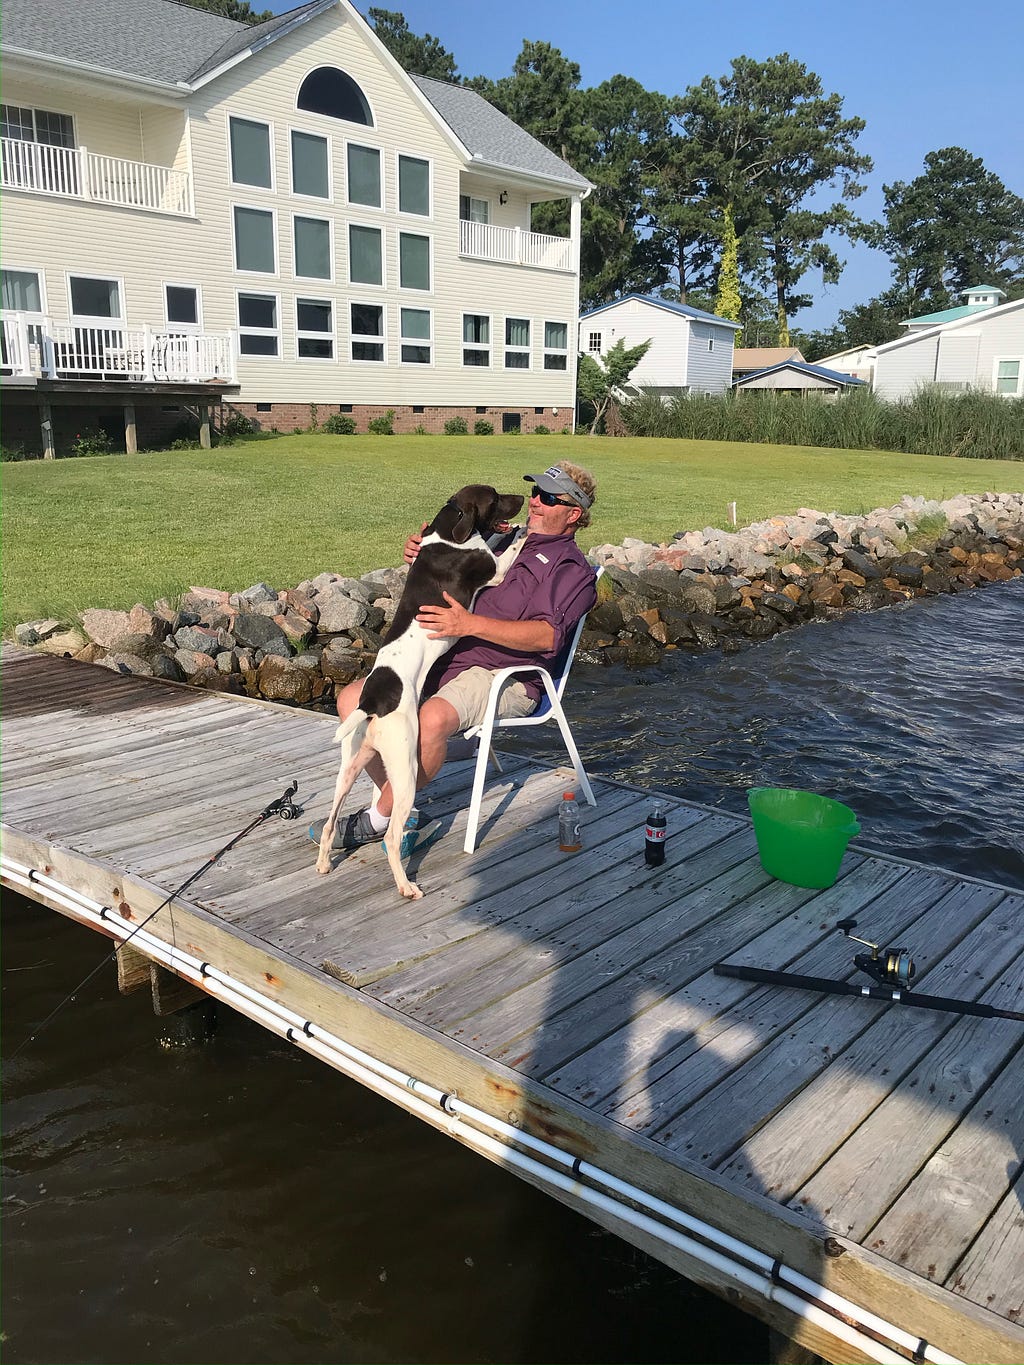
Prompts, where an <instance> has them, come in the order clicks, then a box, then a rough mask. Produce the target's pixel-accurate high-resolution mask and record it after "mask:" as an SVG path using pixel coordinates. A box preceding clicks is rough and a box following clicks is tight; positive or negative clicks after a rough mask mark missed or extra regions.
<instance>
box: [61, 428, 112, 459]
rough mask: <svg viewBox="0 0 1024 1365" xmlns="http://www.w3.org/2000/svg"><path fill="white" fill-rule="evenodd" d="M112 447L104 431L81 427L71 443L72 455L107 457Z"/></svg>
mask: <svg viewBox="0 0 1024 1365" xmlns="http://www.w3.org/2000/svg"><path fill="white" fill-rule="evenodd" d="M112 449H113V445H112V443H111V440H110V437H109V436H108V435H107V433H106V432H105V431H102V430H100V429H99V428H94V427H83V428H82V430H81V431H80V432H78V433H77V434H76V436H75V439H74V440H73V441H72V442H71V454H72V455H109V454H110V452H111V450H112Z"/></svg>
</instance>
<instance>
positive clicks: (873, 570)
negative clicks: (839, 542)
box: [843, 550, 882, 581]
mask: <svg viewBox="0 0 1024 1365" xmlns="http://www.w3.org/2000/svg"><path fill="white" fill-rule="evenodd" d="M843 563H844V564H845V565H846V567H847V568H848V569H850V570H851V571H852V572H853V573H855V574H859V575H860V577H861V579H862V580H866V579H868V578H881V577H882V572H881V570H880V569H879V568H878V566H877V565H876V564H873V563H872V562H871V560H870V559H869V558H868V557H867V555H863V554H861V553H860V552H859V551H857V550H846V551H844V553H843ZM848 581H852V580H848Z"/></svg>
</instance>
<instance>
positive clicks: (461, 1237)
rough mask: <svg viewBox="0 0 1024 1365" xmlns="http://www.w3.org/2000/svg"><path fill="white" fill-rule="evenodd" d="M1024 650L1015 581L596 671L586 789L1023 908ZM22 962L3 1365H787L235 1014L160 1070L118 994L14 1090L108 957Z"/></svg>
mask: <svg viewBox="0 0 1024 1365" xmlns="http://www.w3.org/2000/svg"><path fill="white" fill-rule="evenodd" d="M1022 622H1024V580H1017V581H1016V582H1013V583H1008V584H1003V585H999V586H997V587H992V588H988V589H986V590H985V591H983V592H978V593H973V594H969V595H961V596H958V597H956V598H942V599H934V600H929V601H922V602H917V603H913V604H911V605H909V606H908V607H907V608H904V609H898V610H895V611H887V612H879V613H875V614H873V615H870V616H862V617H849V618H846V619H844V620H840V621H836V622H831V623H828V624H825V625H821V626H811V627H807V628H804V629H802V630H799V631H794V632H792V633H787V634H785V635H781V636H777V637H775V638H774V639H773V640H770V641H768V642H766V643H764V644H761V645H758V646H756V647H754V648H751V649H748V650H745V651H744V652H743V653H741V654H739V655H734V656H731V657H725V656H722V655H717V654H712V655H704V656H687V655H684V654H682V653H678V654H674V655H669V656H666V660H665V662H664V664H663V665H662V666H661V667H660V668H657V669H650V670H646V671H643V672H639V673H635V672H631V671H628V670H599V669H589V670H588V669H580V670H579V671H578V673H577V675H576V677H575V678H574V679H573V683H572V689H573V703H574V710H575V711H577V713H578V714H580V715H581V719H580V720H579V721H578V722H577V725H576V729H577V734H578V738H579V739H580V741H581V748H582V749H583V750H584V752H585V753H586V754H587V755H588V762H589V763H590V766H591V769H592V771H594V772H595V773H597V774H600V775H603V776H609V777H621V778H623V779H625V780H628V781H630V782H636V783H641V784H646V785H651V786H656V787H659V788H661V789H664V790H667V791H671V792H675V793H677V794H679V795H683V796H687V797H690V798H693V799H696V800H699V801H703V802H706V803H707V804H710V805H721V806H723V807H724V808H727V809H730V810H735V811H742V810H744V809H745V798H744V791H745V789H746V788H747V787H749V786H752V785H773V786H797V787H806V788H809V789H811V790H814V791H819V792H821V793H823V794H825V795H829V796H835V797H837V798H838V799H840V800H843V801H846V802H848V803H849V804H850V805H852V806H853V807H854V809H855V810H856V811H857V813H858V816H859V818H860V822H861V825H862V827H863V831H864V832H863V834H862V836H861V842H862V843H865V842H866V843H869V844H871V845H873V846H875V847H881V848H885V849H887V850H888V851H890V852H894V853H898V854H900V855H902V856H906V857H910V858H913V859H917V860H920V861H923V862H929V863H934V864H937V865H939V866H943V867H947V868H950V869H952V870H954V871H958V872H962V873H967V874H969V875H973V876H977V877H981V878H987V879H992V880H996V881H1000V882H1003V883H1005V884H1007V885H1011V886H1015V887H1020V888H1024V833H1022V832H1024V781H1022V778H1024V758H1022V755H1024V645H1022V630H1021V625H1022ZM516 744H517V747H523V748H534V747H536V748H537V750H538V752H541V753H543V754H544V756H545V757H551V755H552V753H553V745H554V739H553V738H552V737H548V736H544V737H543V738H542V732H541V733H537V732H534V733H531V734H529V738H527V739H525V740H524V739H519V738H517V740H516ZM637 834H638V839H640V838H642V831H641V830H638V832H637ZM579 856H581V857H585V856H586V852H585V850H584V853H583V854H581V855H579ZM3 934H4V960H3V1018H4V1047H5V1054H6V1056H7V1057H8V1059H9V1060H8V1061H7V1063H6V1065H5V1073H4V1082H5V1085H4V1096H5V1148H4V1159H5V1168H6V1172H5V1182H4V1186H3V1199H4V1213H5V1215H6V1217H5V1232H4V1243H3V1254H4V1259H5V1275H4V1285H3V1292H4V1303H3V1336H4V1339H5V1340H4V1348H3V1349H4V1358H5V1360H6V1361H7V1362H9V1365H17V1363H18V1362H30V1361H31V1362H36V1361H47V1362H72V1361H76V1362H77V1361H103V1362H111V1363H113V1362H120V1361H126V1362H127V1361H133V1362H137V1361H146V1362H171V1363H172V1365H174V1363H177V1365H184V1363H185V1362H202V1361H218V1362H222V1365H230V1363H231V1362H236V1361H237V1362H264V1361H265V1362H275V1363H280V1365H292V1363H293V1362H294V1363H295V1365H300V1363H301V1362H310V1363H311V1365H312V1363H313V1362H321V1361H322V1362H341V1361H344V1362H348V1361H374V1362H376V1361H381V1362H390V1361H423V1362H433V1361H470V1360H473V1361H481V1362H491V1361H495V1362H498V1361H544V1360H546V1361H567V1362H568V1361H591V1362H597V1361H631V1360H646V1361H652V1362H653V1361H676V1362H687V1361H692V1362H697V1361H705V1362H716V1361H722V1362H728V1361H731V1362H742V1361H757V1360H763V1359H765V1358H766V1335H765V1333H764V1330H763V1329H762V1328H761V1327H760V1326H759V1325H758V1324H757V1323H755V1322H753V1321H752V1320H751V1319H749V1318H747V1317H746V1316H744V1315H743V1314H741V1313H739V1312H737V1311H736V1310H734V1309H732V1308H730V1307H729V1306H728V1305H726V1304H724V1303H720V1302H719V1301H718V1300H716V1299H713V1298H711V1297H710V1296H707V1295H704V1294H703V1293H701V1292H700V1291H699V1290H697V1289H695V1288H693V1287H692V1286H690V1285H687V1284H686V1283H685V1282H683V1281H681V1280H679V1279H677V1278H675V1277H674V1276H672V1275H671V1274H670V1273H669V1272H668V1271H666V1270H665V1269H664V1268H663V1267H661V1266H659V1265H658V1264H657V1263H655V1262H653V1261H651V1260H649V1259H648V1258H646V1257H644V1256H643V1255H641V1254H640V1253H638V1252H634V1251H632V1250H631V1249H630V1248H628V1247H626V1246H625V1245H624V1244H622V1243H620V1242H619V1241H617V1240H616V1239H615V1238H612V1237H609V1236H608V1235H607V1234H604V1233H602V1232H600V1231H598V1230H596V1229H594V1228H593V1227H592V1226H591V1225H590V1224H588V1223H587V1222H586V1221H585V1220H583V1219H582V1218H579V1217H578V1216H576V1215H574V1214H571V1213H569V1212H568V1211H567V1210H564V1209H562V1208H560V1207H559V1206H558V1205H557V1204H556V1203H555V1202H554V1201H553V1200H551V1199H549V1198H547V1197H545V1196H543V1195H540V1194H538V1193H537V1192H535V1191H533V1190H531V1189H529V1188H528V1187H527V1186H525V1185H523V1184H522V1183H521V1182H520V1181H518V1180H517V1179H516V1178H515V1177H513V1176H511V1175H509V1174H507V1173H505V1172H503V1171H500V1170H498V1169H496V1168H494V1167H492V1166H491V1165H489V1164H488V1163H487V1162H485V1161H484V1160H483V1159H481V1158H480V1157H477V1156H475V1155H473V1154H472V1153H469V1152H467V1151H465V1150H464V1149H462V1148H461V1147H459V1146H457V1145H456V1144H455V1143H453V1142H451V1141H450V1140H449V1139H447V1138H444V1137H441V1136H440V1135H438V1134H435V1133H433V1132H431V1131H430V1130H428V1129H427V1128H425V1127H424V1126H423V1125H422V1124H421V1123H419V1122H418V1121H417V1120H415V1119H412V1118H410V1117H408V1116H406V1115H404V1114H402V1113H400V1112H399V1111H397V1110H395V1109H394V1108H393V1107H392V1106H390V1105H388V1104H387V1103H386V1102H385V1101H383V1100H379V1099H377V1098H376V1097H374V1096H372V1095H370V1094H369V1093H368V1092H366V1091H364V1090H362V1089H361V1088H360V1087H359V1086H357V1085H355V1084H352V1083H350V1082H348V1081H346V1080H344V1079H343V1078H341V1077H339V1076H337V1075H335V1074H333V1073H329V1072H327V1071H326V1070H325V1069H324V1068H323V1067H322V1066H321V1065H320V1064H318V1063H315V1062H313V1061H312V1060H311V1059H309V1058H307V1057H305V1056H304V1055H303V1054H301V1053H299V1052H296V1051H295V1050H294V1049H292V1048H289V1047H288V1046H287V1045H285V1044H282V1043H280V1042H278V1041H277V1040H275V1039H273V1038H271V1037H270V1036H269V1035H268V1034H266V1033H264V1032H263V1031H262V1030H260V1029H258V1028H257V1027H256V1026H255V1025H252V1024H249V1023H248V1022H247V1021H245V1020H242V1019H240V1018H238V1017H237V1016H235V1015H232V1014H231V1013H229V1012H223V1013H222V1014H221V1018H220V1025H219V1028H218V1031H217V1032H216V1034H215V1036H214V1038H213V1040H212V1041H211V1042H210V1043H209V1044H207V1045H206V1046H205V1047H201V1048H196V1049H192V1050H189V1051H187V1052H184V1051H174V1050H166V1049H164V1048H162V1047H161V1046H160V1039H161V1035H162V1032H163V1029H164V1027H165V1025H164V1024H162V1023H161V1022H160V1021H158V1020H156V1019H154V1017H153V1016H152V1013H151V1011H150V1007H149V1003H148V1000H147V999H146V998H145V993H142V994H140V995H136V996H131V997H128V998H127V999H122V998H121V997H120V996H118V995H117V992H116V988H115V986H114V982H113V968H111V969H110V971H109V972H104V973H101V974H100V976H99V977H97V979H96V981H95V982H94V983H93V984H92V985H91V986H90V987H89V988H88V989H87V990H86V991H84V992H83V994H82V997H81V999H80V1000H79V1001H77V1002H76V1003H75V1004H74V1005H72V1006H71V1007H69V1008H68V1009H67V1010H66V1011H64V1013H63V1014H61V1015H59V1016H58V1018H57V1019H56V1020H55V1021H54V1023H53V1024H52V1025H51V1026H50V1027H49V1028H48V1029H47V1031H46V1033H45V1034H44V1035H42V1037H41V1038H40V1040H39V1041H38V1042H37V1043H35V1044H33V1045H31V1046H30V1047H29V1048H27V1049H26V1050H25V1051H23V1052H21V1053H20V1055H19V1056H18V1057H17V1058H15V1059H13V1060H10V1054H11V1052H12V1051H13V1050H14V1048H15V1047H16V1046H17V1044H18V1043H20V1042H21V1040H22V1039H23V1038H24V1037H25V1036H26V1035H27V1033H28V1032H29V1031H30V1029H31V1027H32V1026H33V1025H34V1024H35V1023H36V1022H37V1021H38V1020H39V1019H40V1018H42V1017H43V1016H45V1015H46V1014H47V1013H48V1012H49V1010H50V1009H52V1008H53V1007H54V1006H55V1005H56V1004H57V1003H58V1001H59V1000H60V998H61V997H62V996H63V994H64V993H65V991H66V990H68V989H69V988H70V987H71V986H73V985H74V984H75V983H76V982H77V981H78V980H80V979H81V978H82V977H83V976H84V975H85V974H86V972H87V971H88V970H89V969H90V968H91V967H92V966H93V965H95V963H96V962H97V960H98V958H99V956H101V955H102V950H101V949H100V948H99V946H98V945H99V940H98V939H97V937H96V935H95V934H93V933H91V932H89V931H87V930H84V929H81V928H79V927H77V926H74V925H71V924H69V923H67V922H66V921H63V920H61V919H60V918H59V917H58V916H55V915H53V914H52V913H51V912H49V911H46V910H44V909H43V908H42V907H38V906H35V905H33V904H32V903H31V902H27V901H23V900H22V899H21V898H20V897H18V896H14V895H6V896H5V898H4V905H3Z"/></svg>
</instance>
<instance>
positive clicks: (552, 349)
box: [544, 322, 569, 370]
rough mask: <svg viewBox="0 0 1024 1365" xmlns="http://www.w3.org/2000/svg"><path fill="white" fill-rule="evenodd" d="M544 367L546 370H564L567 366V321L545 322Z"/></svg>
mask: <svg viewBox="0 0 1024 1365" xmlns="http://www.w3.org/2000/svg"><path fill="white" fill-rule="evenodd" d="M544 368H545V369H546V370H566V369H568V368H569V324H568V323H566V322H545V324H544Z"/></svg>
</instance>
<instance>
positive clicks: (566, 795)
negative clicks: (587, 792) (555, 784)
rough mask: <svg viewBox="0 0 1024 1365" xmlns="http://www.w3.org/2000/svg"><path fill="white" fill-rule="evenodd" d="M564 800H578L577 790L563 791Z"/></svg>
mask: <svg viewBox="0 0 1024 1365" xmlns="http://www.w3.org/2000/svg"><path fill="white" fill-rule="evenodd" d="M562 800H563V801H575V800H576V793H575V792H563V793H562Z"/></svg>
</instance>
